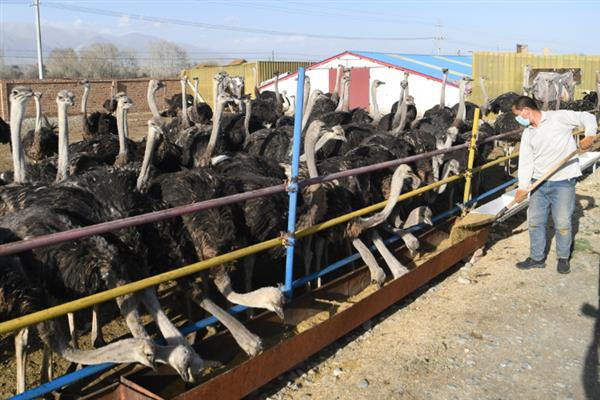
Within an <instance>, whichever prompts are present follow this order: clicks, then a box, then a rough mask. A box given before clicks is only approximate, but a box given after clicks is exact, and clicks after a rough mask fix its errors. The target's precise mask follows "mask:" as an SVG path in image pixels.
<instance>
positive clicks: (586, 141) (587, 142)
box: [579, 136, 596, 150]
mask: <svg viewBox="0 0 600 400" xmlns="http://www.w3.org/2000/svg"><path fill="white" fill-rule="evenodd" d="M594 139H596V136H586V137H584V138H583V139H581V140H580V141H579V148H580V149H581V150H588V149H589V148H590V147H592V143H594Z"/></svg>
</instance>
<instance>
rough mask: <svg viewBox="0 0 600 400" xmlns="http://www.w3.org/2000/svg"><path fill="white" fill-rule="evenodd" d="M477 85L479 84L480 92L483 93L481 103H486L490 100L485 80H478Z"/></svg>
mask: <svg viewBox="0 0 600 400" xmlns="http://www.w3.org/2000/svg"><path fill="white" fill-rule="evenodd" d="M479 85H480V86H481V93H483V103H484V104H487V103H488V102H489V101H490V97H489V96H488V92H487V89H486V87H485V81H484V80H483V79H481V80H480V81H479Z"/></svg>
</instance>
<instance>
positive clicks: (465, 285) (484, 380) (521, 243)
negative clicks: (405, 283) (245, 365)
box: [249, 175, 600, 400]
mask: <svg viewBox="0 0 600 400" xmlns="http://www.w3.org/2000/svg"><path fill="white" fill-rule="evenodd" d="M577 200H578V206H577V210H576V214H575V228H576V231H577V234H576V236H575V242H574V247H575V249H574V252H573V257H572V261H571V269H572V272H571V273H570V274H569V275H560V274H558V273H557V272H556V266H555V254H554V249H553V246H552V249H551V250H550V253H549V256H548V264H547V267H546V268H545V269H542V270H539V269H538V270H532V271H521V270H518V269H516V268H515V266H514V264H515V262H516V261H519V260H522V259H524V258H525V257H527V255H528V245H529V241H528V236H527V225H526V222H525V218H524V215H520V216H516V217H513V220H512V221H509V224H510V226H504V227H501V228H499V229H495V230H494V232H493V233H492V236H491V239H490V242H489V243H488V245H487V250H486V254H485V255H484V256H483V257H481V258H480V259H478V260H477V261H476V262H475V263H474V264H472V265H471V264H470V263H467V264H464V265H462V266H458V267H457V268H454V269H453V270H451V271H450V272H448V273H447V274H446V275H445V276H443V277H441V278H439V279H438V280H437V281H436V282H433V283H432V284H431V285H429V286H428V287H427V288H424V289H422V290H421V291H420V292H419V293H415V294H414V295H413V296H412V297H411V298H409V299H406V300H405V301H403V302H402V303H400V304H398V305H396V306H394V307H392V308H391V309H389V310H387V311H386V312H385V313H383V314H382V315H380V316H378V317H377V318H375V319H373V320H372V321H369V322H368V323H366V324H364V325H363V327H362V328H359V329H357V330H356V331H354V332H352V333H350V334H349V335H347V336H346V337H344V338H342V339H340V340H339V341H338V342H336V343H334V344H333V345H331V346H329V347H328V348H327V349H326V350H324V351H322V352H320V353H319V354H317V355H316V356H314V357H312V358H311V359H309V360H307V361H306V362H305V363H304V364H303V365H300V366H298V368H297V369H295V370H294V371H293V372H291V373H288V374H286V375H285V376H282V377H280V378H279V379H278V380H276V381H274V382H272V383H271V384H270V385H268V386H267V387H265V388H263V389H261V390H260V391H258V392H256V393H254V394H253V395H251V396H249V398H271V399H303V400H306V399H600V382H599V380H598V344H599V342H600V319H599V316H600V313H599V311H598V309H599V292H598V288H599V273H598V267H599V259H600V257H599V255H600V240H599V238H600V208H599V207H597V206H596V205H597V202H598V201H600V175H597V176H588V177H587V178H585V179H583V180H582V181H581V182H580V183H579V184H578V187H577Z"/></svg>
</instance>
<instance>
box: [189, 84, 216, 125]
mask: <svg viewBox="0 0 600 400" xmlns="http://www.w3.org/2000/svg"><path fill="white" fill-rule="evenodd" d="M192 80H193V81H194V104H192V106H191V107H190V109H189V110H188V115H189V117H190V119H191V121H192V122H193V123H194V124H207V123H208V122H209V121H210V119H211V118H212V115H213V112H212V109H211V108H210V106H209V105H208V104H206V103H204V102H203V103H199V102H198V97H200V92H199V91H198V77H194V78H192Z"/></svg>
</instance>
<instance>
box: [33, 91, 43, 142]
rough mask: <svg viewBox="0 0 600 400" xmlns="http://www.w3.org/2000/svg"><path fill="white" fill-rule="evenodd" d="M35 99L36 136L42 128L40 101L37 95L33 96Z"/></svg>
mask: <svg viewBox="0 0 600 400" xmlns="http://www.w3.org/2000/svg"><path fill="white" fill-rule="evenodd" d="M33 100H34V101H35V130H34V132H35V135H36V136H38V135H39V134H40V131H41V130H42V101H41V99H40V98H38V97H37V96H36V97H34V98H33Z"/></svg>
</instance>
